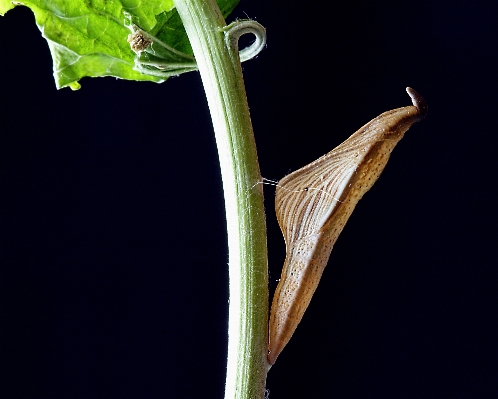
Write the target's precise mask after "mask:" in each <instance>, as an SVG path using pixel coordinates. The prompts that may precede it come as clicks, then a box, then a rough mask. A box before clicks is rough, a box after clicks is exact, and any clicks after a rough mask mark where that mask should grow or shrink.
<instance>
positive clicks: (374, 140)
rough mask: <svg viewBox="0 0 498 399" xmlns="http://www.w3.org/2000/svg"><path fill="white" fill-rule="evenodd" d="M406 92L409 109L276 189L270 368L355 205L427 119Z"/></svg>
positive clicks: (420, 103) (375, 123) (419, 102)
mask: <svg viewBox="0 0 498 399" xmlns="http://www.w3.org/2000/svg"><path fill="white" fill-rule="evenodd" d="M406 91H407V92H408V94H409V95H410V97H411V99H412V102H413V106H408V107H403V108H398V109H394V110H392V111H388V112H384V113H383V114H381V115H379V116H378V117H377V118H375V119H373V120H372V121H370V122H369V123H367V124H366V125H365V126H363V127H362V128H361V129H359V130H358V131H357V132H356V133H354V134H353V135H352V136H351V137H349V138H348V139H347V140H346V141H345V142H343V143H342V144H340V145H339V146H338V147H336V148H335V149H334V150H332V151H331V152H329V153H328V154H326V155H324V156H323V157H321V158H319V159H317V160H316V161H315V162H312V163H310V164H309V165H306V166H305V167H303V168H301V169H299V170H297V171H295V172H293V173H291V174H290V175H288V176H286V177H284V178H283V179H282V180H280V182H279V183H278V185H277V189H276V194H275V209H276V213H277V219H278V223H279V225H280V228H281V229H282V233H283V235H284V238H285V243H286V258H285V262H284V266H283V270H282V276H281V279H280V282H279V283H278V286H277V289H276V291H275V295H274V297H273V303H272V306H271V312H270V342H269V346H268V349H269V354H268V362H269V364H270V365H273V364H274V363H275V360H276V359H277V357H278V355H279V354H280V352H281V351H282V349H283V348H284V347H285V345H287V343H288V342H289V340H290V338H291V336H292V334H293V333H294V331H295V330H296V327H297V325H298V324H299V322H300V321H301V319H302V317H303V314H304V312H305V310H306V309H307V307H308V305H309V303H310V300H311V297H312V295H313V293H314V292H315V290H316V288H317V286H318V282H319V281H320V277H321V276H322V273H323V270H324V268H325V266H326V265H327V261H328V259H329V256H330V253H331V251H332V247H333V246H334V243H335V242H336V240H337V237H338V236H339V234H340V233H341V231H342V229H343V228H344V225H345V224H346V222H347V220H348V219H349V216H350V215H351V213H352V212H353V210H354V208H355V206H356V204H357V203H358V201H359V200H360V199H361V198H362V197H363V195H364V194H365V193H366V192H367V191H368V190H369V189H370V188H371V187H372V185H373V184H374V183H375V181H376V180H377V179H378V178H379V176H380V174H381V173H382V171H383V170H384V167H385V166H386V163H387V161H388V159H389V155H390V154H391V151H392V150H393V149H394V147H395V146H396V144H397V143H398V142H399V141H400V140H401V139H402V138H403V135H404V133H405V132H406V131H407V130H408V129H409V128H410V126H411V125H412V124H413V123H415V122H417V121H419V120H421V119H422V118H423V117H424V116H425V115H426V114H427V105H426V103H425V101H424V99H423V98H422V97H421V96H420V95H419V94H418V93H417V92H416V91H415V90H413V89H412V88H410V87H408V88H407V89H406Z"/></svg>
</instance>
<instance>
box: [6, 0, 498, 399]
mask: <svg viewBox="0 0 498 399" xmlns="http://www.w3.org/2000/svg"><path fill="white" fill-rule="evenodd" d="M246 16H249V17H251V18H255V19H256V20H258V21H259V22H260V23H261V24H263V25H264V26H265V27H266V28H267V33H268V46H267V49H266V50H264V51H263V52H262V53H261V54H260V56H259V57H258V58H257V59H256V60H253V61H249V62H247V63H245V64H244V75H245V81H246V87H247V92H248V98H249V104H250V107H251V114H252V119H253V123H254V129H255V134H256V141H257V145H258V151H259V157H260V163H261V171H262V175H263V176H264V177H265V178H268V179H274V180H278V179H280V178H282V177H283V176H284V175H286V174H287V173H289V172H290V171H293V170H296V169H298V168H299V167H301V166H303V165H305V164H306V163H309V162H311V161H313V160H314V159H316V158H318V157H319V156H321V155H323V154H324V153H326V152H328V151H330V150H331V149H332V148H333V147H335V146H336V145H337V144H339V143H340V142H341V141H343V140H344V139H345V138H347V137H348V136H349V135H350V134H352V133H353V132H354V131H355V130H356V129H358V128H359V127H360V126H361V125H363V124H364V123H366V122H368V121H369V120H370V119H372V118H374V117H375V116H377V115H378V114H380V113H382V112H384V111H387V110H389V109H392V108H397V107H401V106H405V105H409V104H410V100H409V97H408V96H407V95H406V93H405V87H406V86H412V87H414V88H415V89H416V90H418V91H419V92H420V93H421V94H422V95H423V96H424V97H425V99H426V101H427V103H428V105H429V115H428V116H427V118H426V119H425V120H424V121H422V122H420V123H418V124H416V125H414V126H413V127H412V129H411V130H409V131H408V132H407V134H406V135H405V138H404V139H403V140H402V141H401V143H400V144H399V145H398V147H397V148H396V150H395V151H394V153H393V155H392V157H391V161H390V163H389V164H388V166H387V168H386V170H385V172H384V174H383V175H382V177H381V178H380V180H379V181H378V182H377V184H376V185H375V186H374V188H373V189H372V190H371V191H370V192H369V193H368V194H367V195H366V196H365V199H364V200H363V201H361V202H360V204H359V206H358V207H357V209H356V211H355V213H354V214H353V216H352V217H351V219H350V221H349V223H348V225H347V226H346V228H345V230H344V232H343V234H342V236H341V237H340V239H339V240H338V242H337V244H336V247H335V248H334V251H333V253H332V256H331V259H330V262H329V266H328V267H327V269H326V271H325V273H324V276H323V279H322V282H321V284H320V287H319V289H318V291H317V293H316V294H315V297H314V299H313V301H312V303H311V306H310V308H309V310H308V311H307V313H306V316H305V317H304V319H303V322H302V323H301V325H300V327H299V328H298V330H297V332H296V334H295V335H294V337H293V339H292V341H291V342H290V344H289V345H288V346H287V348H286V349H285V350H284V351H283V353H282V354H281V355H280V357H279V359H278V361H277V363H276V365H275V366H274V367H273V368H272V370H271V371H270V373H269V376H268V388H269V389H270V391H271V395H270V398H274V399H276V398H304V397H309V398H496V397H498V343H497V337H498V321H497V316H498V294H497V292H498V271H497V245H496V239H497V233H496V227H497V211H496V206H495V204H496V188H495V187H496V176H497V166H496V149H497V148H498V147H497V145H498V132H497V129H496V119H497V116H496V113H497V107H496V104H497V99H496V98H497V93H498V90H497V89H498V85H497V73H496V71H497V66H498V65H497V57H498V55H497V54H498V51H497V50H498V34H497V23H496V19H497V17H498V6H496V5H495V2H493V1H489V2H487V3H486V2H481V3H480V2H470V1H451V2H446V1H432V2H420V1H417V2H415V1H404V2H398V1H348V2H316V3H315V2H305V3H297V2H295V3H294V2H270V1H263V0H242V1H241V4H240V5H239V6H238V7H237V9H236V10H235V12H234V14H233V17H238V18H245V17H246ZM233 17H231V18H230V20H232V19H233ZM0 32H1V35H2V38H3V40H2V47H3V48H2V55H1V60H2V62H1V63H0V95H1V107H0V132H1V134H0V137H1V144H0V152H1V154H0V173H1V187H0V201H1V202H0V212H1V221H0V224H1V241H0V251H1V252H0V254H1V276H0V283H1V292H0V295H1V303H0V305H1V353H0V362H1V375H0V376H1V385H0V396H1V397H2V398H5V399H9V398H12V399H17V398H43V399H44V398H56V399H59V398H139V397H140V398H141V397H143V398H145V397H147V398H194V397H202V398H221V397H222V396H223V390H224V381H225V367H226V365H225V361H226V346H227V335H226V327H227V310H228V304H227V302H228V294H227V288H228V287H227V285H228V274H227V251H226V245H227V240H226V233H225V219H224V208H223V196H222V189H221V182H220V176H219V167H218V164H217V163H218V161H217V152H216V146H215V142H214V136H213V133H212V127H211V122H210V118H209V114H208V110H207V106H206V102H205V97H204V94H203V89H202V85H201V82H200V78H199V76H198V74H197V73H190V74H187V75H183V76H181V77H179V78H174V79H170V80H169V81H168V82H166V83H164V84H162V85H157V84H154V83H137V82H127V81H121V80H116V79H113V78H100V79H83V80H82V81H81V84H82V88H81V90H79V91H77V92H72V91H71V90H70V89H63V90H60V91H57V90H56V89H55V85H54V82H53V78H52V70H51V58H50V54H49V50H48V47H47V44H46V42H45V40H44V39H43V38H42V37H41V36H40V33H39V31H38V30H37V28H36V26H35V23H34V19H33V16H32V14H31V12H30V11H29V10H28V9H26V8H22V7H18V8H16V9H14V10H12V11H9V13H7V15H6V16H5V17H3V18H1V19H0ZM265 196H266V208H267V219H268V229H269V237H268V242H269V248H270V254H269V257H270V258H269V259H270V280H271V287H270V288H271V290H272V291H273V289H274V287H275V280H276V279H277V278H278V277H279V274H280V269H281V265H282V263H283V259H284V253H285V247H284V243H283V240H282V238H281V234H280V230H279V228H278V225H277V223H276V221H275V216H274V211H273V196H274V187H272V186H267V187H265Z"/></svg>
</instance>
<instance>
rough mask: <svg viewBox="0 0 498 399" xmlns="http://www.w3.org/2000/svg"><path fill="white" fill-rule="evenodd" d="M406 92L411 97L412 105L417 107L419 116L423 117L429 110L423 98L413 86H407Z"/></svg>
mask: <svg viewBox="0 0 498 399" xmlns="http://www.w3.org/2000/svg"><path fill="white" fill-rule="evenodd" d="M406 92H407V93H408V95H409V96H410V98H411V99H412V103H413V105H414V106H415V107H416V108H417V109H418V113H419V115H420V117H421V118H424V117H425V116H426V115H427V111H428V110H429V107H428V106H427V103H426V102H425V100H424V98H423V97H422V96H421V95H420V94H419V93H418V92H417V91H416V90H415V89H413V88H411V87H407V88H406Z"/></svg>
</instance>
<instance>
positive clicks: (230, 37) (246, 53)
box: [223, 19, 266, 62]
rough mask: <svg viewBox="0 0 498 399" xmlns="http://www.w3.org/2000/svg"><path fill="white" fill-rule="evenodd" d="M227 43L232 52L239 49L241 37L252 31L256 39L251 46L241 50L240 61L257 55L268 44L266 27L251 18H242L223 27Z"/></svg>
mask: <svg viewBox="0 0 498 399" xmlns="http://www.w3.org/2000/svg"><path fill="white" fill-rule="evenodd" d="M223 32H225V43H226V45H227V47H228V49H229V50H230V51H232V52H235V51H238V49H239V38H240V37H241V36H242V35H245V34H246V33H252V34H253V35H254V36H255V37H256V40H255V41H254V43H253V44H251V45H250V46H249V47H246V48H244V49H242V50H240V51H239V57H240V62H244V61H248V60H250V59H252V58H254V57H256V56H257V55H258V54H259V53H260V52H261V50H263V48H264V47H265V45H266V29H265V28H264V27H263V26H262V25H261V24H259V23H257V22H256V21H253V20H251V19H240V20H238V21H235V22H232V23H231V24H230V25H228V26H225V27H224V28H223Z"/></svg>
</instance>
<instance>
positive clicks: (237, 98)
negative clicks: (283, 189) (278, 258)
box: [175, 0, 268, 399]
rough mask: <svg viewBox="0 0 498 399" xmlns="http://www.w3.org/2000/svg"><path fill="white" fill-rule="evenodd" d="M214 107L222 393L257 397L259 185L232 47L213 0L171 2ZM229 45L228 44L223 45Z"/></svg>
mask: <svg viewBox="0 0 498 399" xmlns="http://www.w3.org/2000/svg"><path fill="white" fill-rule="evenodd" d="M175 5H176V8H177V10H178V13H179V14H180V17H181V19H182V21H183V23H184V26H185V29H186V31H187V34H188V37H189V40H190V43H191V45H192V48H193V50H194V56H195V58H196V61H197V64H198V67H199V72H200V74H201V78H202V82H203V85H204V90H205V92H206V97H207V100H208V104H209V109H210V112H211V118H212V121H213V127H214V131H215V136H216V142H217V145H218V153H219V157H220V166H221V174H222V179H223V190H224V195H225V206H226V217H227V231H228V247H229V276H230V305H229V329H228V331H229V341H228V364H227V380H226V391H225V398H226V399H232V398H238V399H239V398H240V399H242V398H243V399H249V398H251V399H262V398H263V397H264V390H265V383H266V374H267V371H268V364H267V360H266V355H267V342H268V271H267V263H268V262H267V247H266V224H265V213H264V208H263V191H262V185H261V184H260V183H261V175H260V171H259V165H258V159H257V153H256V145H255V141H254V134H253V130H252V125H251V119H250V116H249V108H248V105H247V98H246V93H245V88H244V81H243V77H242V68H241V66H240V61H239V55H238V51H237V49H234V48H232V46H231V45H230V41H225V33H224V31H223V28H224V27H225V25H226V23H225V21H224V19H223V17H222V15H221V13H220V10H219V8H218V6H217V4H216V1H215V0H175ZM227 43H228V44H227Z"/></svg>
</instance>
